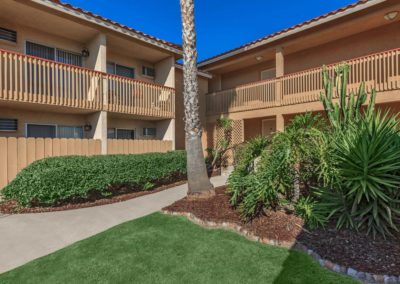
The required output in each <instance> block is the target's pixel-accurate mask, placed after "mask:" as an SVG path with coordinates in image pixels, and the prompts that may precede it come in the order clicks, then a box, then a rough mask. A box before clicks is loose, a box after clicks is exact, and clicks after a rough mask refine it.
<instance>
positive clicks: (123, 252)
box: [0, 213, 357, 284]
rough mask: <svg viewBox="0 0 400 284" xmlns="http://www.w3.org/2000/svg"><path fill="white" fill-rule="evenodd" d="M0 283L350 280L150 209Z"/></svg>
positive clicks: (303, 258)
mask: <svg viewBox="0 0 400 284" xmlns="http://www.w3.org/2000/svg"><path fill="white" fill-rule="evenodd" d="M0 283H52V284H54V283H285V284H286V283H307V284H310V283H311V284H312V283H324V284H327V283H341V284H345V283H357V282H355V281H353V280H351V279H349V278H346V277H343V276H341V275H337V274H334V273H331V272H329V271H328V270H325V269H323V268H321V267H320V266H319V265H318V264H317V263H315V262H314V261H313V260H312V259H311V258H310V257H308V256H307V255H305V254H302V253H298V252H294V251H289V250H287V249H283V248H278V247H272V246H266V245H262V244H259V243H256V242H251V241H248V240H246V239H244V238H243V237H241V236H239V235H237V234H235V233H232V232H228V231H224V230H206V229H203V228H201V227H199V226H197V225H194V224H192V223H190V222H189V221H187V220H186V219H184V218H181V217H171V216H165V215H162V214H160V213H157V214H153V215H150V216H147V217H144V218H141V219H138V220H135V221H131V222H128V223H125V224H122V225H120V226H117V227H115V228H112V229H110V230H108V231H106V232H104V233H101V234H99V235H96V236H94V237H91V238H89V239H86V240H83V241H81V242H78V243H76V244H74V245H72V246H69V247H67V248H65V249H62V250H60V251H57V252H55V253H53V254H51V255H49V256H46V257H43V258H41V259H38V260H35V261H32V262H30V263H28V264H26V265H24V266H22V267H19V268H17V269H15V270H13V271H10V272H7V273H4V274H2V275H0Z"/></svg>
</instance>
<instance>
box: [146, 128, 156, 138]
mask: <svg viewBox="0 0 400 284" xmlns="http://www.w3.org/2000/svg"><path fill="white" fill-rule="evenodd" d="M143 136H156V129H155V128H143Z"/></svg>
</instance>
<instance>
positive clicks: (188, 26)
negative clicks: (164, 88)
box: [180, 0, 213, 197]
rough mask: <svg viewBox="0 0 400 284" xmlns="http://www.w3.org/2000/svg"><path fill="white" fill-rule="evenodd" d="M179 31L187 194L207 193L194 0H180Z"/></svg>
mask: <svg viewBox="0 0 400 284" xmlns="http://www.w3.org/2000/svg"><path fill="white" fill-rule="evenodd" d="M180 2H181V14H182V34H183V60H184V64H183V84H184V91H183V98H184V105H185V132H186V151H187V174H188V185H189V191H188V194H189V195H193V196H198V197H202V196H208V195H210V194H212V193H213V186H212V184H211V182H210V180H209V178H208V175H207V169H206V164H205V160H204V154H203V147H202V143H201V135H202V128H201V122H200V116H199V97H198V82H197V50H196V32H195V28H194V0H180Z"/></svg>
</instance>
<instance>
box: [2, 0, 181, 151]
mask: <svg viewBox="0 0 400 284" xmlns="http://www.w3.org/2000/svg"><path fill="white" fill-rule="evenodd" d="M0 11H1V13H0V137H26V138H50V139H53V138H60V139H68V138H74V139H84V138H85V139H95V140H100V142H101V153H103V154H107V153H109V152H110V151H107V146H108V145H109V144H110V140H114V139H117V140H120V139H124V140H132V139H140V140H141V139H151V140H164V141H170V142H171V143H170V149H173V148H174V147H175V146H174V144H175V99H176V93H175V62H176V60H177V59H179V58H181V57H182V49H181V47H180V46H179V45H176V44H173V43H170V42H167V41H164V40H161V39H158V38H155V37H153V36H150V35H147V34H144V33H142V32H140V31H137V30H134V29H132V28H129V27H126V26H123V25H121V24H118V23H115V22H113V21H111V20H109V19H105V18H103V17H101V16H98V15H94V14H92V13H90V12H87V11H84V10H82V9H79V8H76V7H73V6H71V5H69V4H65V3H62V2H60V1H57V0H30V1H26V0H4V1H0ZM149 150H150V149H149ZM117 152H118V151H117Z"/></svg>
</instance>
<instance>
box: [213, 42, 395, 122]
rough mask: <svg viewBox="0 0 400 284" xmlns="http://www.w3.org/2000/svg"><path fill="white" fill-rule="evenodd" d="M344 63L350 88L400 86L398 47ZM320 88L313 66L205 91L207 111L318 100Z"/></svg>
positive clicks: (318, 72) (382, 89) (318, 74)
mask: <svg viewBox="0 0 400 284" xmlns="http://www.w3.org/2000/svg"><path fill="white" fill-rule="evenodd" d="M347 63H348V64H349V66H350V74H349V85H348V91H349V92H350V91H354V92H356V91H357V89H358V87H359V85H360V83H361V82H365V85H366V89H367V91H368V92H370V91H371V90H372V89H373V88H375V89H376V91H377V92H386V91H393V90H399V89H400V49H395V50H389V51H385V52H381V53H377V54H372V55H369V56H364V57H360V58H356V59H352V60H349V61H347ZM334 67H335V64H332V65H329V66H328V69H329V72H330V74H331V76H333V74H334ZM322 91H323V84H322V68H316V69H311V70H306V71H302V72H298V73H294V74H289V75H286V76H283V77H281V78H277V79H272V80H267V81H260V82H255V83H251V84H246V85H241V86H238V87H236V88H233V89H229V90H223V91H220V92H216V93H210V94H207V96H206V102H207V114H208V115H218V114H222V113H232V112H241V111H249V110H256V109H264V108H272V107H277V106H287V105H293V104H301V103H308V102H314V101H318V100H319V98H320V94H321V92H322ZM399 99H400V97H399Z"/></svg>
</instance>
